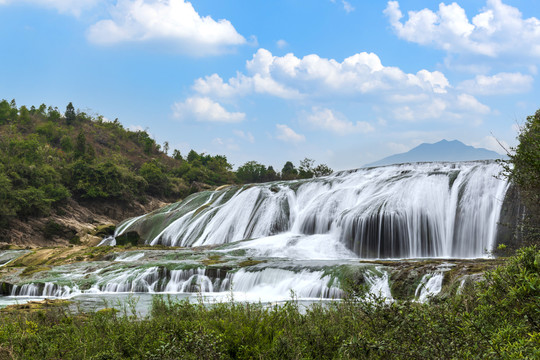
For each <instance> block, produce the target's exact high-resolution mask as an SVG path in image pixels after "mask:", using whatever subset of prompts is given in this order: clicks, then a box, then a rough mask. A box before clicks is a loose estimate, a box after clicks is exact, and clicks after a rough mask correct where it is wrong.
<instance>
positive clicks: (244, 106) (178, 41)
mask: <svg viewBox="0 0 540 360" xmlns="http://www.w3.org/2000/svg"><path fill="white" fill-rule="evenodd" d="M539 17H540V2H538V1H530V0H505V1H501V0H468V1H464V0H458V1H457V2H440V1H417V0H401V1H359V0H348V1H343V0H333V1H332V0H274V1H253V0H251V1H248V0H219V1H216V0H214V1H210V0H201V1H197V0H193V1H192V2H187V1H183V0H117V1H111V0H77V1H72V0H0V38H1V39H2V42H1V43H2V50H0V98H4V99H8V100H11V99H12V98H15V99H16V100H17V104H18V105H28V106H30V105H39V104H41V103H45V104H47V105H53V106H58V107H59V108H60V109H65V106H66V104H67V103H68V102H70V101H71V102H73V104H74V105H75V107H77V108H80V109H81V110H82V111H85V112H87V113H92V114H100V115H103V116H104V117H106V118H107V119H115V118H118V119H119V120H120V122H121V123H122V124H124V126H125V127H129V128H132V129H148V132H149V133H150V134H151V135H152V136H153V137H154V138H155V139H156V141H158V142H159V143H163V142H164V141H168V142H169V144H170V147H171V148H172V149H174V148H177V149H179V150H180V151H181V152H182V153H183V154H187V152H188V151H189V150H190V149H194V150H196V151H198V152H206V153H210V154H222V155H226V156H227V158H228V159H229V161H230V162H231V163H233V164H234V165H235V167H236V166H239V165H242V164H243V163H245V162H246V161H249V160H256V161H258V162H261V163H264V164H266V165H273V166H274V167H275V168H276V169H278V170H279V169H281V167H282V166H283V164H284V163H285V161H287V160H291V161H293V162H294V163H296V164H298V162H299V160H301V159H303V158H304V157H310V158H313V159H315V160H316V162H317V163H326V164H328V165H329V166H330V167H332V168H333V169H335V170H340V169H348V168H356V167H360V166H361V165H363V164H365V163H369V162H373V161H376V160H378V159H380V158H382V157H384V156H387V155H391V154H394V153H398V152H403V151H407V150H409V149H411V148H413V147H414V146H416V145H418V144H420V143H423V142H436V141H439V140H441V139H448V140H453V139H457V140H460V141H462V142H464V143H466V144H468V145H473V146H477V147H485V148H488V149H491V150H495V151H498V152H502V149H501V148H500V146H499V145H498V143H497V140H498V141H499V142H501V143H502V144H504V145H506V146H508V145H510V146H512V145H515V142H516V140H515V137H516V128H517V126H519V124H522V123H523V121H524V119H525V118H526V116H527V115H531V114H533V113H534V112H535V111H536V110H537V109H538V108H539V107H540V101H539V99H540V86H539V85H538V77H539V74H538V72H539V70H540V69H539V68H538V67H539V65H540V20H539V19H538V18H539Z"/></svg>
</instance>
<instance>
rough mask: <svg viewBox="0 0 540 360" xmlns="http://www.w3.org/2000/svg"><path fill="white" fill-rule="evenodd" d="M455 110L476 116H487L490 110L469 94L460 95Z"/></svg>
mask: <svg viewBox="0 0 540 360" xmlns="http://www.w3.org/2000/svg"><path fill="white" fill-rule="evenodd" d="M455 106H456V108H458V109H461V110H463V111H467V110H468V111H470V112H473V113H477V114H488V113H489V112H490V108H489V107H488V106H487V105H484V104H482V103H481V102H480V101H478V100H477V99H476V98H475V97H474V96H472V95H469V94H460V95H458V97H457V103H456V105H455Z"/></svg>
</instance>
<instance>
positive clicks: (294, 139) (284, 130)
mask: <svg viewBox="0 0 540 360" xmlns="http://www.w3.org/2000/svg"><path fill="white" fill-rule="evenodd" d="M276 129H277V135H276V137H277V138H278V139H279V140H282V141H285V142H290V143H301V142H304V141H306V137H305V136H304V135H301V134H297V133H296V132H295V131H294V130H293V129H291V128H290V127H288V126H287V125H282V124H276Z"/></svg>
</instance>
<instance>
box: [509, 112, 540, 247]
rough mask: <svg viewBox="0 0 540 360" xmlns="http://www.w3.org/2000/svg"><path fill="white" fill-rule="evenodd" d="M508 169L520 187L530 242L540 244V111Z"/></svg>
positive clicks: (530, 120)
mask: <svg viewBox="0 0 540 360" xmlns="http://www.w3.org/2000/svg"><path fill="white" fill-rule="evenodd" d="M518 140H519V144H518V146H517V147H516V148H511V149H510V150H512V151H513V153H510V152H509V153H508V157H509V158H510V159H509V160H508V161H507V162H506V164H505V165H504V167H505V170H506V174H507V175H508V177H509V180H510V181H512V183H513V184H514V185H516V186H517V188H518V190H519V193H520V199H521V201H522V203H523V205H525V208H526V213H525V217H524V218H523V219H522V220H521V221H522V224H521V225H522V228H523V230H524V231H523V236H524V240H525V241H526V242H532V243H537V244H538V243H540V109H539V110H537V111H536V113H535V114H534V115H531V116H528V117H527V121H526V122H525V124H524V125H523V126H522V127H521V129H520V132H519V135H518Z"/></svg>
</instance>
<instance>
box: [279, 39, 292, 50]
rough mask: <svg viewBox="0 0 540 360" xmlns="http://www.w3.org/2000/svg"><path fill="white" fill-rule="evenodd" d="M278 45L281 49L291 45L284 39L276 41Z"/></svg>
mask: <svg viewBox="0 0 540 360" xmlns="http://www.w3.org/2000/svg"><path fill="white" fill-rule="evenodd" d="M276 45H277V47H278V48H280V49H283V48H286V47H287V46H289V44H288V43H287V42H286V41H285V40H283V39H280V40H278V41H276Z"/></svg>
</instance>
